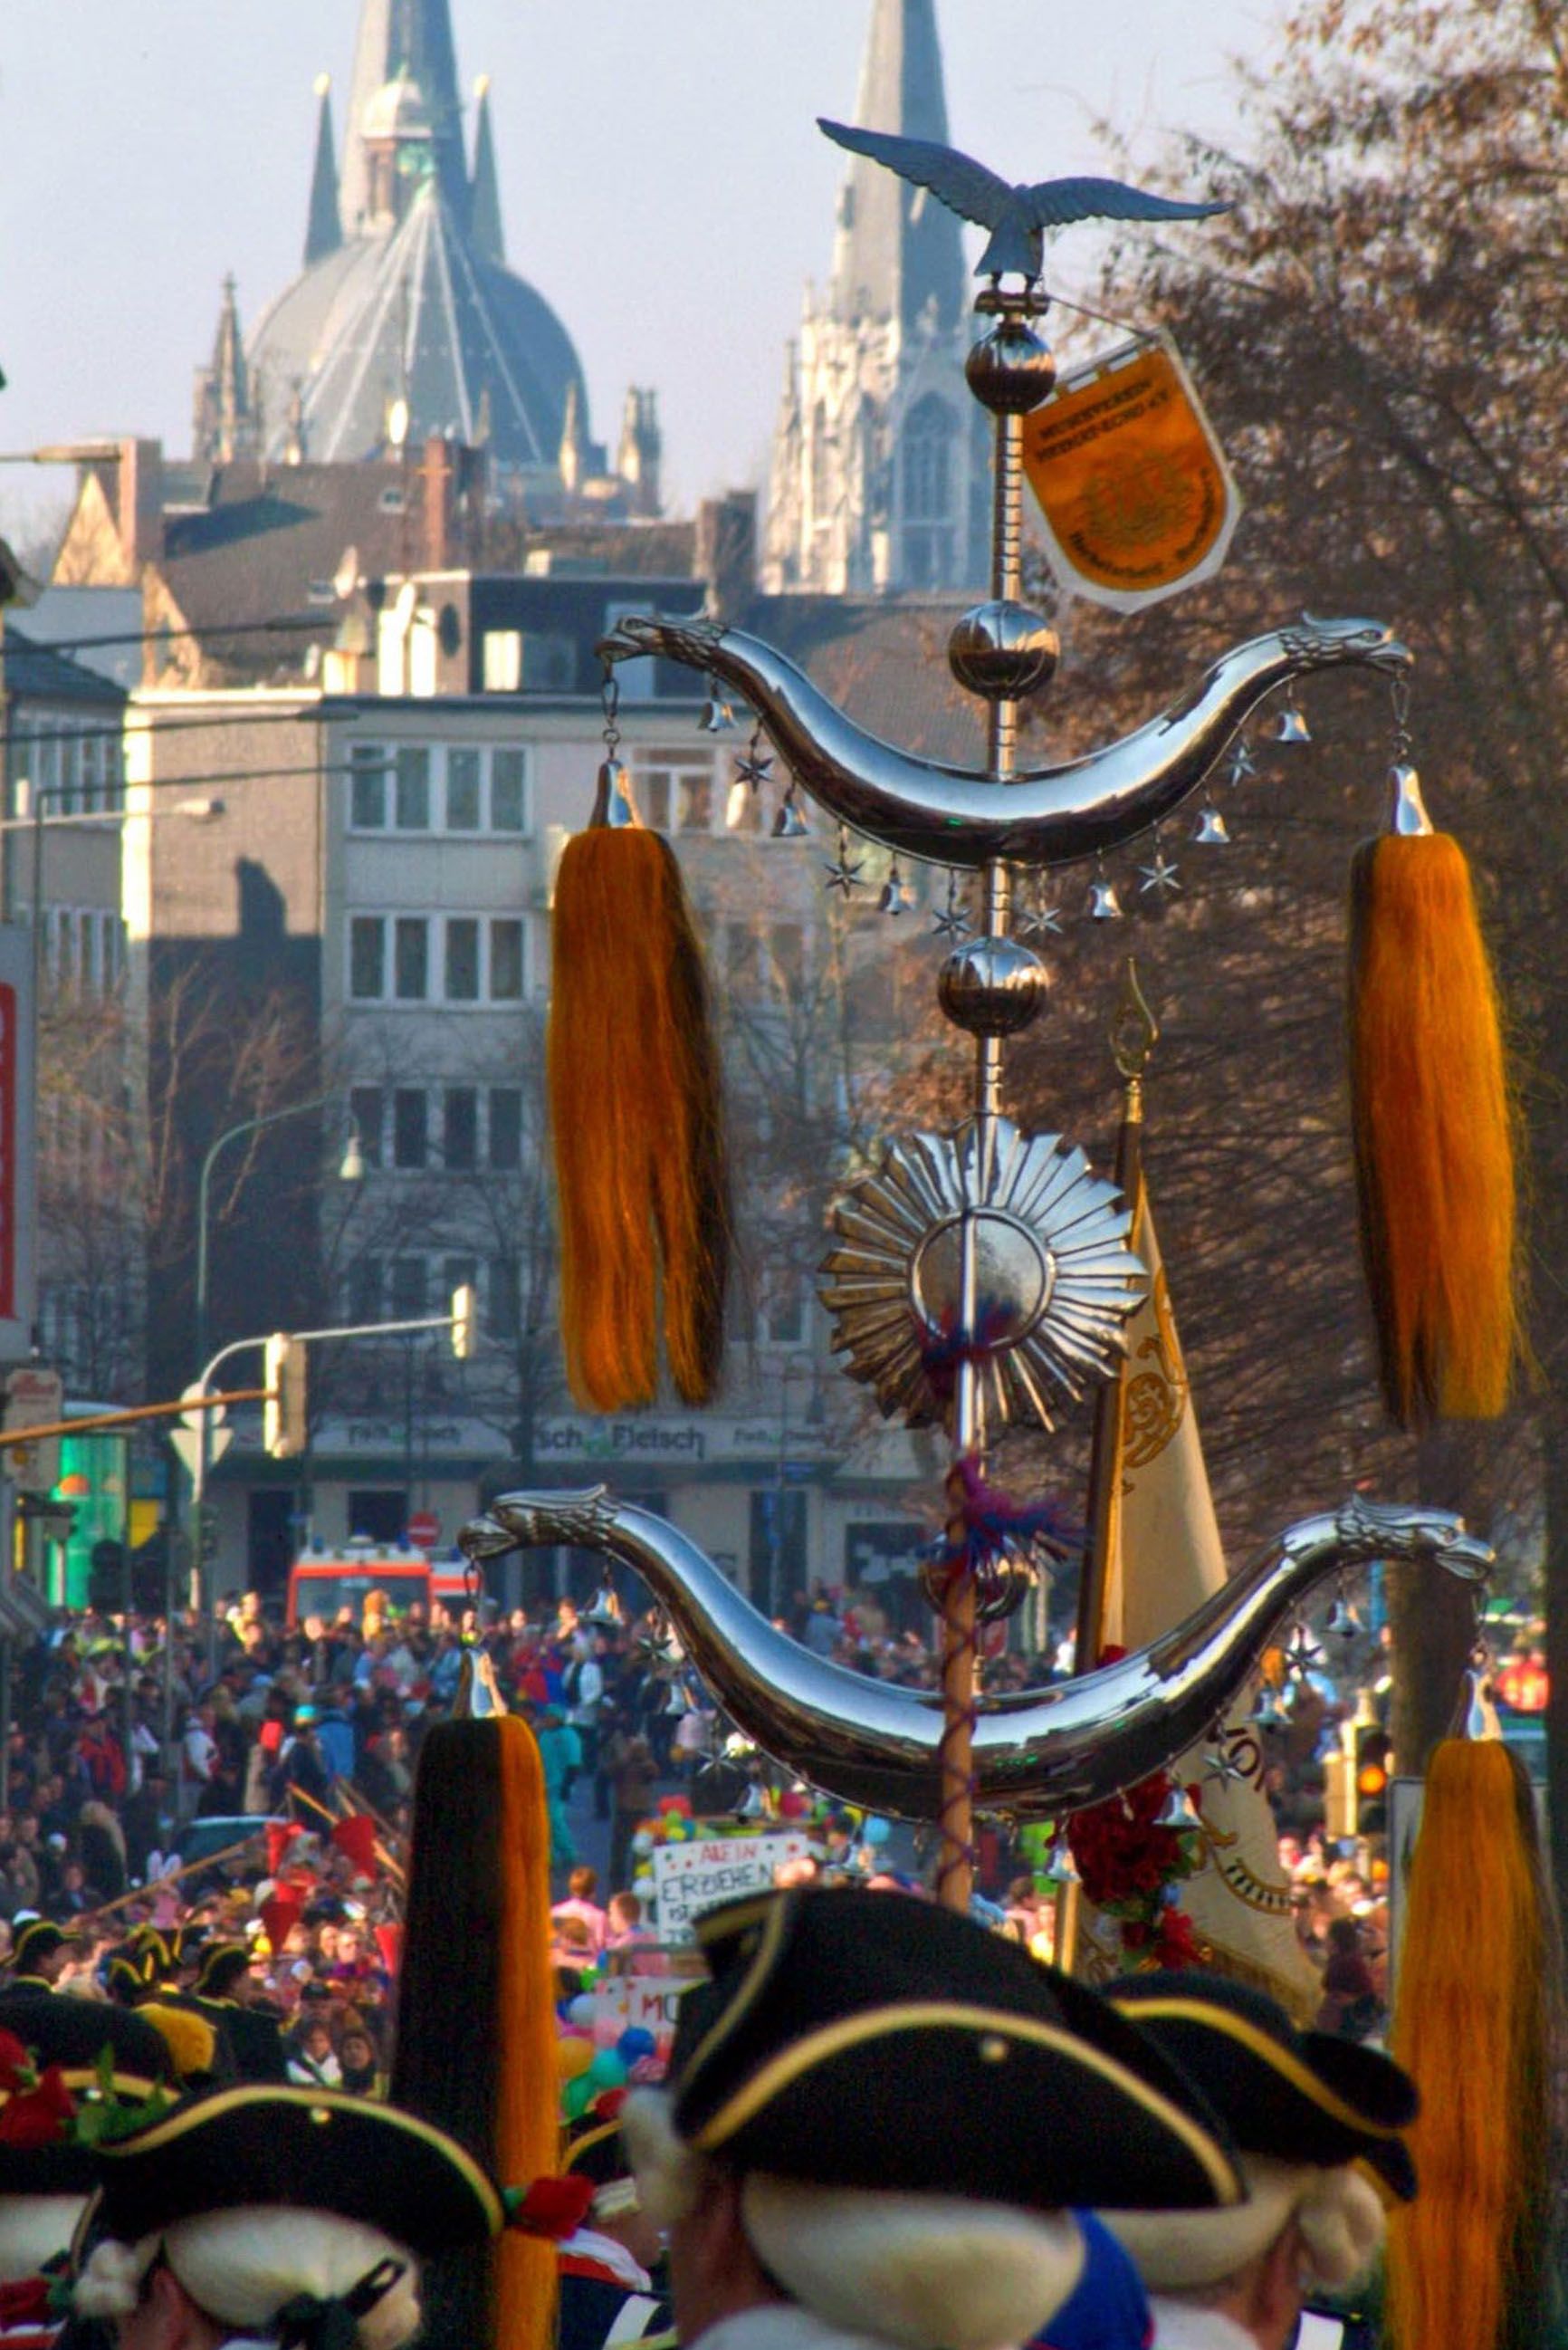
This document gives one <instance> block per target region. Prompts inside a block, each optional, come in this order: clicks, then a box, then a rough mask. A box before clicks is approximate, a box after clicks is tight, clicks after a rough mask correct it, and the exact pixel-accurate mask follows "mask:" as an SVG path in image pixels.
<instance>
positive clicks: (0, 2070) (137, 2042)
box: [0, 1991, 173, 2197]
mask: <svg viewBox="0 0 1568 2350" xmlns="http://www.w3.org/2000/svg"><path fill="white" fill-rule="evenodd" d="M15 2043H20V2045H21V2050H22V2052H23V2053H22V2054H18V2053H17V2048H16V2044H15ZM55 2067H57V2068H58V2076H59V2081H60V2082H61V2083H63V2085H64V2086H65V2088H66V2089H67V2090H68V2092H69V2093H70V2094H69V2101H68V2104H65V2105H62V2104H60V2103H58V2102H57V2101H56V2100H54V2099H53V2098H52V2097H50V2095H48V2094H47V2092H48V2088H49V2083H48V2082H47V2081H45V2080H44V2078H43V2076H45V2075H47V2074H51V2072H52V2069H53V2068H55ZM170 2080H171V2065H170V2061H169V2051H168V2049H167V2048H166V2047H165V2045H164V2043H163V2042H162V2040H161V2038H160V2037H159V2035H158V2033H156V2032H154V2030H153V2029H152V2026H151V2024H150V2023H146V2022H142V2020H141V2018H140V2016H137V2015H132V2014H129V2013H127V2012H126V2011H125V2009H123V2008H119V2007H111V2006H109V2005H108V2004H107V2003H106V2002H103V2001H101V2000H94V1999H74V1998H72V1997H71V1996H70V1994H69V1993H68V1992H65V1991H61V1992H57V1993H51V1994H50V1995H49V1996H47V1997H44V1996H41V1995H38V1994H36V1993H30V1992H26V1991H17V1992H15V1993H10V1994H6V1993H0V2197H3V2196H7V2195H77V2194H82V2195H85V2194H86V2193H88V2190H89V2189H90V2188H91V2187H92V2186H93V2184H94V2182H95V2180H96V2178H97V2176H98V2170H97V2156H96V2151H95V2146H94V2140H95V2139H96V2138H97V2137H98V2136H99V2134H100V2132H101V2131H102V2129H103V2128H104V2127H105V2126H107V2125H108V2124H109V2122H110V2120H111V2119H112V2120H113V2121H114V2123H115V2126H125V2122H126V2117H127V2115H128V2114H129V2116H130V2118H131V2119H132V2120H133V2119H134V2117H135V2114H136V2112H137V2109H139V2108H140V2107H142V2106H146V2105H147V2104H148V2103H149V2101H150V2100H151V2099H154V2098H156V2097H158V2096H159V2095H160V2094H161V2092H162V2091H163V2090H164V2088H165V2086H166V2085H167V2084H168V2083H169V2081H170ZM41 2081H42V2082H43V2086H42V2088H40V2086H39V2084H40V2082H41ZM169 2094H170V2095H172V2094H173V2092H172V2091H170V2092H169Z"/></svg>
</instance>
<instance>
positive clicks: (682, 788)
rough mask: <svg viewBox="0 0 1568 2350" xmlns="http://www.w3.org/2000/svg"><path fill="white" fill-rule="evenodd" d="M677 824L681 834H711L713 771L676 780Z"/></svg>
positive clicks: (684, 776) (683, 776)
mask: <svg viewBox="0 0 1568 2350" xmlns="http://www.w3.org/2000/svg"><path fill="white" fill-rule="evenodd" d="M675 823H676V827H677V829H678V830H679V831H681V832H711V830H712V828H713V771H712V769H711V767H710V768H709V769H708V771H707V773H706V774H705V775H697V774H695V773H693V774H689V775H680V776H678V777H677V778H676V792H675Z"/></svg>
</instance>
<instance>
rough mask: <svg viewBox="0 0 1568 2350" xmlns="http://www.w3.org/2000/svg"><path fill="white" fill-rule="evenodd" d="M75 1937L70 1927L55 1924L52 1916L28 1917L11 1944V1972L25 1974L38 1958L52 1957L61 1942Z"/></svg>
mask: <svg viewBox="0 0 1568 2350" xmlns="http://www.w3.org/2000/svg"><path fill="white" fill-rule="evenodd" d="M76 1939H77V1936H76V1932H75V1929H73V1928H72V1927H69V1926H57V1925H56V1923H55V1921H54V1919H53V1918H28V1920H27V1923H26V1925H25V1926H24V1927H22V1928H21V1929H20V1931H19V1932H18V1933H17V1934H16V1936H15V1938H14V1939H13V1941H12V1944H11V1971H12V1973H13V1974H14V1975H25V1974H26V1971H27V1970H28V1968H29V1967H36V1965H37V1963H38V1961H39V1960H40V1959H50V1958H53V1956H54V1954H55V1952H56V1951H57V1950H59V1949H60V1947H61V1945H62V1944H63V1943H66V1942H74V1941H75V1940H76Z"/></svg>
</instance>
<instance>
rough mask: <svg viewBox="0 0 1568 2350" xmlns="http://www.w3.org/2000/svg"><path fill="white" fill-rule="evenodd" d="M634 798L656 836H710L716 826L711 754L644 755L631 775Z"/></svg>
mask: <svg viewBox="0 0 1568 2350" xmlns="http://www.w3.org/2000/svg"><path fill="white" fill-rule="evenodd" d="M632 796H633V798H634V799H635V800H636V802H637V806H638V813H639V816H641V817H642V820H643V822H644V823H645V824H649V825H651V826H652V827H653V829H654V830H655V831H656V832H670V831H677V832H707V831H709V830H710V829H711V826H712V822H713V754H712V753H711V751H685V750H682V751H653V750H649V751H645V752H642V753H640V754H639V755H638V758H637V762H636V764H635V767H634V769H633V772H632Z"/></svg>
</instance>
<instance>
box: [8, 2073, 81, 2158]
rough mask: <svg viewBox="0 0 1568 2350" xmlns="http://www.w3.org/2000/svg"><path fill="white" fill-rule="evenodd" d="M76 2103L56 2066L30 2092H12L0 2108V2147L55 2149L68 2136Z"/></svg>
mask: <svg viewBox="0 0 1568 2350" xmlns="http://www.w3.org/2000/svg"><path fill="white" fill-rule="evenodd" d="M75 2113H76V2101H75V2099H74V2098H73V2097H72V2095H71V2093H70V2091H69V2090H68V2089H67V2086H66V2076H65V2074H64V2073H63V2072H62V2071H61V2070H60V2068H59V2066H58V2065H57V2064H51V2065H49V2066H48V2068H47V2071H45V2072H43V2073H41V2074H39V2075H38V2080H37V2085H36V2087H34V2088H31V2089H21V2090H16V2091H15V2092H13V2094H12V2095H11V2096H10V2097H9V2098H7V2100H6V2102H5V2107H4V2108H3V2109H0V2146H18V2147H22V2146H57V2145H58V2144H59V2143H60V2142H61V2141H62V2140H63V2139H64V2138H65V2137H67V2135H68V2133H69V2126H70V2123H71V2120H72V2117H73V2116H74V2115H75Z"/></svg>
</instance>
